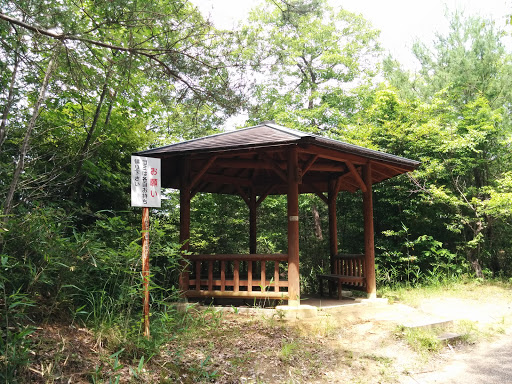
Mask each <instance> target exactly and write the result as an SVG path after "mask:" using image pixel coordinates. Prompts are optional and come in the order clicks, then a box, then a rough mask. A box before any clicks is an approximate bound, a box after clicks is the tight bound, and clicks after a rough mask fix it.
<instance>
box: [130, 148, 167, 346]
mask: <svg viewBox="0 0 512 384" xmlns="http://www.w3.org/2000/svg"><path fill="white" fill-rule="evenodd" d="M160 166H161V162H160V159H154V158H151V157H140V156H132V167H131V169H132V181H131V190H132V193H131V200H132V207H142V280H143V291H144V295H143V298H142V310H143V315H144V336H146V337H147V338H149V336H150V335H149V208H150V207H154V208H160V204H161V193H160V192H161V190H160V184H161V177H160V174H161V168H160Z"/></svg>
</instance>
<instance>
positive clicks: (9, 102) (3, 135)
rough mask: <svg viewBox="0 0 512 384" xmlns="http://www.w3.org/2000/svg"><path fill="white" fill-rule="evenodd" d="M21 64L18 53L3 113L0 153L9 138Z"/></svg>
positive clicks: (0, 125) (15, 56) (0, 128)
mask: <svg viewBox="0 0 512 384" xmlns="http://www.w3.org/2000/svg"><path fill="white" fill-rule="evenodd" d="M19 64H20V57H19V53H18V51H16V53H15V55H14V68H13V70H12V75H11V83H10V85H9V94H8V96H7V102H6V103H5V107H4V111H3V112H2V122H1V123H0V152H2V144H3V143H4V141H5V139H6V137H7V129H6V127H7V117H8V116H9V112H10V111H11V107H12V102H13V99H14V84H15V83H16V75H17V74H18V66H19Z"/></svg>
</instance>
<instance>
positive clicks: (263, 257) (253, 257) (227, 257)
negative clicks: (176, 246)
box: [184, 253, 288, 261]
mask: <svg viewBox="0 0 512 384" xmlns="http://www.w3.org/2000/svg"><path fill="white" fill-rule="evenodd" d="M184 257H185V259H187V260H190V261H197V260H199V261H210V260H211V261H216V260H220V261H234V260H240V261H287V260H288V255H287V254H285V253H274V254H250V255H240V254H219V255H185V256H184Z"/></svg>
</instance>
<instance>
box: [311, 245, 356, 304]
mask: <svg viewBox="0 0 512 384" xmlns="http://www.w3.org/2000/svg"><path fill="white" fill-rule="evenodd" d="M333 263H334V266H333V267H334V268H333V269H334V273H327V274H320V275H318V280H319V283H320V296H323V294H324V289H323V288H324V287H323V282H324V280H327V281H328V283H329V296H332V291H333V289H332V288H333V285H336V287H337V291H338V299H340V298H341V290H342V288H343V287H344V288H348V289H356V290H360V291H366V277H365V272H364V271H365V257H364V255H362V254H338V255H336V256H334V257H333Z"/></svg>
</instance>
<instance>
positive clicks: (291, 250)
mask: <svg viewBox="0 0 512 384" xmlns="http://www.w3.org/2000/svg"><path fill="white" fill-rule="evenodd" d="M138 155H140V156H147V157H158V158H161V161H162V187H164V188H175V189H179V191H180V241H181V242H182V243H183V244H184V245H183V248H184V249H185V250H188V241H187V240H188V239H189V238H190V200H191V199H192V197H194V195H195V194H197V193H198V192H207V193H219V194H231V195H239V196H240V197H242V198H243V200H244V201H245V202H246V203H247V205H248V207H249V212H250V220H249V222H250V233H249V249H250V253H249V254H247V255H233V254H224V255H188V256H186V257H187V258H188V259H189V261H190V265H189V267H188V268H185V269H184V272H183V273H182V275H181V278H180V288H181V290H182V291H183V294H184V295H185V296H186V297H243V298H269V299H283V300H288V304H289V305H298V304H299V300H300V287H299V205H298V198H299V194H301V193H314V194H316V195H317V196H318V197H319V198H320V199H322V200H323V201H324V202H325V203H326V204H327V205H328V211H329V238H330V255H331V274H332V275H333V276H335V275H336V274H343V275H347V274H348V275H350V274H353V275H354V276H357V278H354V279H352V280H353V281H352V282H353V283H354V285H359V286H363V287H364V289H365V290H366V292H367V293H368V296H369V297H375V294H376V285H375V251H374V240H373V239H374V236H373V206H372V204H373V203H372V185H373V184H375V183H378V182H380V181H382V180H385V179H389V178H391V177H394V176H396V175H399V174H402V173H405V172H408V171H411V170H414V169H416V168H417V167H418V165H419V162H417V161H413V160H409V159H405V158H402V157H398V156H394V155H390V154H387V153H383V152H379V151H375V150H371V149H367V148H363V147H359V146H356V145H352V144H347V143H344V142H341V141H337V140H332V139H329V138H326V137H322V136H317V135H313V134H310V133H305V132H300V131H296V130H291V129H288V128H285V127H282V126H279V125H277V124H275V123H274V122H263V123H261V124H260V125H257V126H253V127H249V128H244V129H239V130H235V131H232V132H226V133H221V134H217V135H212V136H207V137H202V138H199V139H194V140H189V141H184V142H181V143H176V144H171V145H167V146H164V147H160V148H155V149H150V150H146V151H142V152H139V153H138ZM358 189H361V190H362V192H363V209H364V239H365V246H364V249H365V253H364V256H363V263H359V264H350V266H348V267H347V266H345V267H343V266H340V265H339V262H338V263H337V260H338V261H339V259H340V257H339V255H338V239H337V225H336V197H337V195H338V193H339V192H340V191H342V190H346V191H350V192H355V191H356V190H358ZM269 195H287V201H288V204H287V206H288V208H287V209H288V213H287V216H288V252H287V254H272V255H263V254H257V241H256V239H257V236H256V235H257V229H256V214H257V209H258V206H259V205H260V204H261V202H262V201H263V200H264V199H265V198H266V197H267V196H269ZM340 268H342V269H343V271H341V269H340ZM269 271H270V272H269ZM350 281H351V280H350V278H349V279H348V280H347V282H349V283H350ZM361 282H364V284H361Z"/></svg>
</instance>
